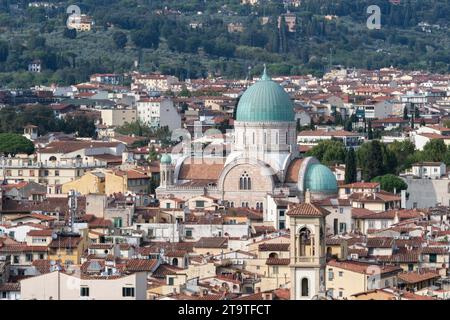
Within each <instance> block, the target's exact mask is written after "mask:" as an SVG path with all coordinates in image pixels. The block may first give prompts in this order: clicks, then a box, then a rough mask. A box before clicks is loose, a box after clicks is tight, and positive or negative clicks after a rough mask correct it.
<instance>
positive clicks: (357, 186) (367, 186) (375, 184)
mask: <svg viewBox="0 0 450 320" xmlns="http://www.w3.org/2000/svg"><path fill="white" fill-rule="evenodd" d="M379 186H380V183H379V182H355V183H350V184H343V185H341V186H339V188H351V189H375V188H377V187H379Z"/></svg>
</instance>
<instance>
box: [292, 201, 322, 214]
mask: <svg viewBox="0 0 450 320" xmlns="http://www.w3.org/2000/svg"><path fill="white" fill-rule="evenodd" d="M327 214H329V211H328V210H325V209H323V208H321V207H318V206H315V205H314V204H311V203H301V204H296V205H294V206H293V207H291V208H289V210H288V212H287V215H288V216H311V217H323V216H326V215H327Z"/></svg>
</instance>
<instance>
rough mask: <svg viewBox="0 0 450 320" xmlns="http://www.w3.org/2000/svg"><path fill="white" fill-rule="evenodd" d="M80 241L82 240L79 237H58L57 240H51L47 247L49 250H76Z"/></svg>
mask: <svg viewBox="0 0 450 320" xmlns="http://www.w3.org/2000/svg"><path fill="white" fill-rule="evenodd" d="M82 240H83V239H82V238H81V237H80V236H75V237H67V236H61V235H58V238H57V239H53V240H52V242H51V243H50V245H49V248H52V249H58V248H65V249H72V248H77V247H78V245H79V244H80V242H81V241H82Z"/></svg>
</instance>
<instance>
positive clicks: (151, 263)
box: [126, 259, 158, 272]
mask: <svg viewBox="0 0 450 320" xmlns="http://www.w3.org/2000/svg"><path fill="white" fill-rule="evenodd" d="M157 265H158V260H157V259H130V260H127V261H126V270H127V271H131V272H140V271H145V272H152V271H153V269H154V268H155V267H156V266H157Z"/></svg>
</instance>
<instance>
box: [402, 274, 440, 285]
mask: <svg viewBox="0 0 450 320" xmlns="http://www.w3.org/2000/svg"><path fill="white" fill-rule="evenodd" d="M440 277H441V276H440V275H439V274H437V273H435V272H424V273H420V272H405V273H400V274H399V275H398V280H399V281H401V282H405V283H408V284H414V283H419V282H422V281H427V280H432V279H438V278H440Z"/></svg>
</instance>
